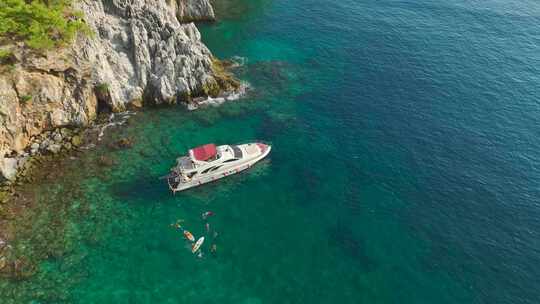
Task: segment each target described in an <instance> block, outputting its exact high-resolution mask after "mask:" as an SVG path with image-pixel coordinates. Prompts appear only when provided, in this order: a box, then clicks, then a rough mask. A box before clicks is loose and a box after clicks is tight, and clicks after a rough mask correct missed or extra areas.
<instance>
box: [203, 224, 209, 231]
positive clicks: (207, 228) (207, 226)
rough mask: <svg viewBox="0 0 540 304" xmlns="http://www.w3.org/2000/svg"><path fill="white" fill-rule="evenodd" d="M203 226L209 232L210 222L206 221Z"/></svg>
mask: <svg viewBox="0 0 540 304" xmlns="http://www.w3.org/2000/svg"><path fill="white" fill-rule="evenodd" d="M204 227H206V233H208V232H210V224H209V223H206V225H204Z"/></svg>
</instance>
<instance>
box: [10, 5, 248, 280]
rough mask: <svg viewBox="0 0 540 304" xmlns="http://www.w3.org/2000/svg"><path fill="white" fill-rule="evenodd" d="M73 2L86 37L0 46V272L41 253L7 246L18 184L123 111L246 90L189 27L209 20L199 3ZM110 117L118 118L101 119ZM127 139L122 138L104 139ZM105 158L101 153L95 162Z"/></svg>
mask: <svg viewBox="0 0 540 304" xmlns="http://www.w3.org/2000/svg"><path fill="white" fill-rule="evenodd" d="M75 5H76V7H77V9H79V10H81V11H82V12H83V13H84V15H85V21H86V23H87V24H88V25H89V26H90V28H91V29H92V31H93V32H94V34H95V35H93V36H92V37H78V39H77V41H76V42H75V43H74V44H73V45H72V46H69V47H66V48H63V49H60V50H54V51H49V52H47V53H44V54H36V53H35V52H33V51H32V50H29V49H28V48H26V47H24V46H22V45H9V46H2V45H0V49H9V51H10V52H11V53H12V56H11V59H10V62H9V64H8V65H4V66H0V276H3V277H8V278H18V279H21V278H26V277H28V276H30V275H31V274H32V273H33V272H34V271H35V265H36V262H37V260H39V259H40V258H42V257H41V256H32V254H30V255H28V254H25V253H23V252H15V251H14V249H13V247H11V242H12V241H13V240H14V239H15V238H16V237H19V236H21V235H17V236H16V234H17V232H16V231H15V228H14V227H15V226H16V225H15V224H14V223H15V222H17V221H19V220H23V221H24V218H25V216H24V213H25V212H27V211H28V209H29V208H32V205H33V204H35V202H34V201H33V200H35V199H33V198H31V197H25V196H24V195H20V193H19V190H20V188H23V187H24V185H25V184H26V183H35V182H37V181H39V180H40V179H42V178H54V174H56V173H54V171H55V170H54V168H55V163H58V162H63V161H68V160H69V157H73V155H75V154H77V153H80V152H81V151H82V150H84V149H86V148H90V147H92V146H93V145H95V144H97V143H98V142H99V141H100V139H101V137H102V135H103V132H104V131H105V130H106V129H107V128H108V127H110V126H114V125H119V124H123V123H125V122H126V120H127V117H126V116H125V114H121V113H125V111H126V110H127V109H137V110H138V109H140V108H141V107H143V106H145V105H150V106H152V105H162V104H165V105H171V104H178V103H184V104H186V106H187V107H188V108H189V109H196V108H197V107H199V106H204V105H209V104H210V105H214V104H220V103H222V102H224V101H226V100H234V99H237V98H238V97H239V96H240V95H242V94H244V92H245V90H246V88H247V86H246V85H245V84H242V83H240V82H239V81H238V80H237V79H236V78H235V77H234V76H233V75H232V74H231V73H230V72H229V67H230V63H229V62H227V61H220V60H218V59H217V58H215V57H214V56H213V55H212V54H211V52H210V51H209V50H208V48H206V46H205V45H204V44H203V43H202V42H201V37H200V33H199V31H198V30H197V28H196V27H195V25H194V24H193V23H191V21H211V20H214V19H215V15H214V11H213V8H212V6H211V5H210V2H209V1H208V0H203V1H197V0H176V1H172V2H169V1H165V0H159V1H151V0H128V1H121V0H112V1H105V0H80V1H76V2H75ZM105 113H113V114H111V116H110V117H108V115H105ZM115 115H116V117H117V118H118V117H120V118H121V119H120V121H111V119H112V118H113V117H115ZM99 117H102V118H99ZM109 144H111V143H109ZM130 144H131V140H130V139H124V140H122V141H119V142H117V143H112V144H111V145H113V146H114V147H113V148H119V149H122V148H129V147H130ZM113 163H114V161H113V160H110V159H108V158H107V157H106V156H104V157H102V158H100V159H99V160H98V164H97V165H102V166H110V165H112V164H113ZM48 171H50V172H48ZM17 225H19V224H17ZM20 225H22V226H24V225H26V224H24V223H21V224H20ZM18 229H19V228H18ZM23 231H24V227H23V228H20V233H22V236H21V237H24V232H23ZM44 251H46V250H44ZM38 255H39V254H38Z"/></svg>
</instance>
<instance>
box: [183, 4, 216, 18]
mask: <svg viewBox="0 0 540 304" xmlns="http://www.w3.org/2000/svg"><path fill="white" fill-rule="evenodd" d="M176 15H177V17H178V20H180V21H181V22H190V21H213V20H215V19H216V15H215V14H214V8H213V7H212V4H210V0H176Z"/></svg>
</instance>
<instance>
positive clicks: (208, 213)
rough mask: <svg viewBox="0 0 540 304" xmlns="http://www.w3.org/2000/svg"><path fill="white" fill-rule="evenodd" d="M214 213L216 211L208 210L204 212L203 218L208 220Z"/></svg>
mask: <svg viewBox="0 0 540 304" xmlns="http://www.w3.org/2000/svg"><path fill="white" fill-rule="evenodd" d="M212 215H214V212H212V211H206V212H203V214H202V215H201V217H202V219H203V220H206V219H207V218H208V217H210V216H212Z"/></svg>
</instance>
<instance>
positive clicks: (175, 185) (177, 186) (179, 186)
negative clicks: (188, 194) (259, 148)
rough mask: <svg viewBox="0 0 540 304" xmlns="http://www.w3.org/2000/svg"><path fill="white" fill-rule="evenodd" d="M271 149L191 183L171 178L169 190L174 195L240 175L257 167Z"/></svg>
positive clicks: (168, 179)
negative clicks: (254, 166)
mask: <svg viewBox="0 0 540 304" xmlns="http://www.w3.org/2000/svg"><path fill="white" fill-rule="evenodd" d="M270 150H271V147H270V146H268V148H267V149H266V151H264V152H263V153H262V154H260V155H259V156H257V157H254V158H251V159H246V160H245V161H243V162H241V163H239V164H237V165H235V166H234V167H229V168H224V169H223V170H217V171H215V172H213V173H212V174H208V175H207V176H204V177H200V178H197V179H193V180H191V181H189V182H177V181H176V180H175V177H169V178H167V183H168V184H169V189H171V191H172V192H173V194H174V193H176V192H179V191H184V190H187V189H191V188H194V187H198V186H201V185H204V184H207V183H210V182H213V181H217V180H220V179H222V178H224V177H227V176H231V175H234V174H237V173H240V172H242V171H245V170H247V169H249V168H251V167H252V166H253V165H255V164H256V163H257V162H259V161H261V160H262V159H264V158H265V157H266V156H268V154H269V153H270Z"/></svg>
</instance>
